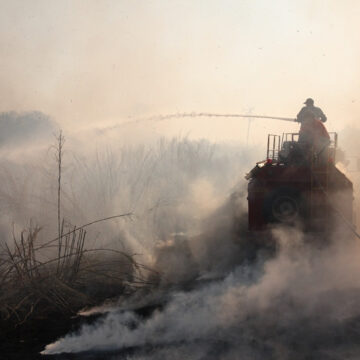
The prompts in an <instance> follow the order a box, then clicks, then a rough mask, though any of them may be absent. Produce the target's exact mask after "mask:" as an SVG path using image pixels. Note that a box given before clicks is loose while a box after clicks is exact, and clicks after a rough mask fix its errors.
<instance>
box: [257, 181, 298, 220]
mask: <svg viewBox="0 0 360 360" xmlns="http://www.w3.org/2000/svg"><path fill="white" fill-rule="evenodd" d="M301 213H302V201H301V196H300V194H299V192H298V191H296V190H295V189H291V188H280V189H277V190H275V191H273V192H272V193H271V194H270V195H269V196H268V197H267V198H266V199H265V201H264V218H265V221H266V222H268V223H282V224H293V223H295V222H296V221H298V220H299V218H300V215H301Z"/></svg>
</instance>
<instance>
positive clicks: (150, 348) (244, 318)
mask: <svg viewBox="0 0 360 360" xmlns="http://www.w3.org/2000/svg"><path fill="white" fill-rule="evenodd" d="M199 184H200V185H199ZM192 188H193V189H194V190H195V193H197V194H203V195H204V198H208V199H211V198H212V196H211V193H212V191H210V190H209V187H207V186H205V185H204V184H203V183H202V182H201V181H200V182H193V187H192ZM199 188H200V189H199ZM189 194H190V198H191V199H194V198H196V196H194V194H192V193H191V192H190V193H189ZM203 195H198V196H199V197H200V198H201V197H202V196H203ZM185 198H186V197H185ZM185 198H184V199H185ZM227 198H228V200H227V201H223V202H221V201H219V200H216V201H215V202H214V203H213V206H210V208H212V211H209V212H208V214H207V216H204V217H202V218H201V219H200V220H199V219H196V220H198V221H194V222H192V223H189V225H190V226H189V229H194V228H195V229H196V230H197V231H196V232H195V234H191V233H179V232H178V233H177V234H175V235H174V236H173V237H172V238H170V239H168V240H167V241H163V242H162V243H160V245H159V246H158V247H157V248H156V251H155V262H154V264H155V266H157V267H158V269H159V270H160V271H161V272H162V275H163V276H162V283H161V284H160V285H162V286H161V287H160V289H159V290H158V294H157V296H156V295H154V294H152V295H151V296H149V297H148V298H147V296H148V295H146V294H144V298H143V299H141V301H140V303H141V304H142V305H143V304H147V301H148V303H150V304H152V303H153V301H154V297H155V298H157V301H160V302H161V306H159V307H158V309H156V310H155V311H154V312H153V313H152V314H151V315H150V316H146V317H144V316H141V315H139V313H138V312H137V311H131V310H126V307H127V306H128V308H134V307H136V301H138V299H136V301H135V300H134V303H133V304H132V303H131V299H130V300H128V301H127V303H126V304H122V305H123V306H121V303H120V305H119V306H118V307H116V306H115V307H112V308H108V309H107V311H106V309H105V310H103V311H104V315H103V317H102V318H100V320H98V321H97V322H96V323H94V324H92V325H84V326H83V327H82V328H81V329H80V330H79V331H78V332H77V333H74V334H69V335H67V336H65V337H64V338H63V339H60V340H58V341H57V342H55V343H53V344H51V345H48V346H47V348H46V349H45V352H44V353H46V354H55V353H61V352H73V353H76V352H84V351H90V352H103V356H104V357H106V358H109V359H123V358H126V359H132V360H140V359H163V358H169V357H172V358H174V359H183V358H186V359H191V360H195V359H196V360H197V359H264V358H267V359H343V358H348V359H356V358H358V357H359V355H360V349H359V347H358V336H359V319H360V310H359V306H358V302H359V300H360V279H359V277H358V276H356V274H358V273H359V271H360V263H359V261H358V259H359V255H358V254H359V250H360V245H359V243H358V241H355V240H354V239H353V237H351V236H348V232H344V231H343V229H339V230H338V231H337V232H336V235H334V237H333V238H331V239H330V238H328V239H320V237H318V236H315V235H309V234H306V235H305V234H303V233H302V232H300V231H299V230H298V229H288V228H274V229H273V230H272V232H271V234H268V239H269V238H270V237H271V239H272V241H274V243H275V249H274V248H271V247H270V248H269V250H268V251H267V252H266V251H265V250H263V251H262V252H260V253H259V252H258V256H257V257H256V258H254V257H248V255H249V250H250V252H251V250H252V249H251V247H249V245H250V244H252V241H253V240H254V239H253V238H252V239H250V237H249V234H247V232H246V222H247V219H246V188H245V184H241V182H240V184H239V186H238V188H237V189H234V188H233V189H232V195H231V196H228V197H227ZM215 199H216V197H215ZM209 203H210V204H211V201H209ZM177 215H179V214H177ZM179 230H180V229H179ZM345 234H346V235H345ZM164 239H165V238H164ZM274 250H275V252H274ZM189 284H190V285H189ZM169 286H170V288H169ZM164 289H165V290H164ZM166 289H167V290H166Z"/></svg>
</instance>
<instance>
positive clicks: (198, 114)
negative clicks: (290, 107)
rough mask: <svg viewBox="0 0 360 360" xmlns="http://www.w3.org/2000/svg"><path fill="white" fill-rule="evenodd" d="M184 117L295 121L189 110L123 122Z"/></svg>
mask: <svg viewBox="0 0 360 360" xmlns="http://www.w3.org/2000/svg"><path fill="white" fill-rule="evenodd" d="M185 117H222V118H247V119H249V118H254V119H273V120H283V121H291V122H295V121H296V119H294V118H287V117H280V116H267V115H252V114H219V113H208V112H190V113H174V114H167V115H157V116H151V117H147V118H141V119H136V120H131V121H127V122H126V123H123V125H125V124H130V123H139V122H144V121H162V120H168V119H176V118H185Z"/></svg>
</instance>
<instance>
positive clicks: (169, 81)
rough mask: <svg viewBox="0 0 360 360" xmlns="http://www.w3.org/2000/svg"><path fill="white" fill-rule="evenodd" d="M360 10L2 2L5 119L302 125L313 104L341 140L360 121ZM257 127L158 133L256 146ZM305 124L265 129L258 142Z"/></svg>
mask: <svg viewBox="0 0 360 360" xmlns="http://www.w3.org/2000/svg"><path fill="white" fill-rule="evenodd" d="M359 18H360V1H358V0H272V1H270V0H181V1H180V0H162V1H161V0H155V1H152V0H142V1H140V0H127V1H125V0H97V1H93V0H87V1H76V0H57V1H55V0H31V1H27V0H21V1H20V0H0V51H1V54H0V64H1V66H0V69H1V70H0V77H1V78H0V79H1V81H0V84H1V85H0V91H1V94H0V111H8V110H17V111H24V110H39V111H43V112H45V113H48V114H50V115H51V116H52V117H54V118H55V119H56V120H57V121H58V122H59V123H60V124H62V126H63V127H64V128H65V129H69V128H70V127H73V128H77V127H78V126H81V127H83V126H85V125H87V124H91V125H95V124H106V123H109V122H121V121H124V119H125V120H126V119H128V117H143V116H148V115H156V114H164V113H172V112H188V111H207V112H211V111H214V112H222V113H226V112H240V113H244V112H247V111H248V110H249V109H253V110H252V111H253V113H255V114H265V115H278V116H289V117H292V116H294V117H295V115H296V114H297V112H298V111H299V109H300V107H301V105H302V103H303V101H304V100H305V99H306V98H307V97H313V98H314V99H315V101H316V103H317V104H318V105H319V106H321V107H322V108H323V110H324V112H325V113H326V114H327V115H328V118H329V122H328V127H329V129H332V130H339V129H341V128H342V127H343V125H344V124H347V123H351V122H356V121H359V120H360V116H359V112H360V81H359V77H360V65H359V64H360V38H359V37H360V35H359V34H360V22H359ZM246 126H247V122H246V121H245V122H244V121H242V122H241V121H239V120H237V121H236V120H231V121H230V120H226V121H225V120H221V119H220V120H211V121H210V120H208V119H203V120H199V121H198V120H194V119H188V120H171V121H168V122H166V123H161V124H158V125H157V131H160V132H165V133H178V132H181V133H187V132H189V133H190V134H193V135H195V136H201V135H204V136H207V137H210V138H212V139H223V138H233V139H236V138H237V136H238V134H241V136H240V135H239V137H242V139H244V133H245V132H246ZM263 128H265V129H264V131H268V130H269V131H273V132H274V131H275V132H276V131H282V130H284V129H289V130H296V129H297V126H296V125H292V124H290V125H287V124H286V123H285V124H283V123H281V124H280V123H276V124H275V125H274V123H273V122H272V123H270V122H268V121H267V122H266V121H260V120H257V121H255V122H254V123H253V124H252V132H251V138H252V139H253V138H254V136H255V135H256V133H257V132H258V131H260V130H261V131H262V129H263Z"/></svg>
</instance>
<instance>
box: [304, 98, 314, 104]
mask: <svg viewBox="0 0 360 360" xmlns="http://www.w3.org/2000/svg"><path fill="white" fill-rule="evenodd" d="M304 104H306V105H314V100H313V99H311V98H308V99H306V101H305V102H304Z"/></svg>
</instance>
